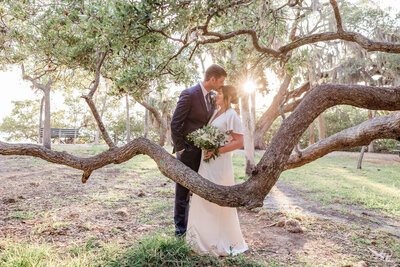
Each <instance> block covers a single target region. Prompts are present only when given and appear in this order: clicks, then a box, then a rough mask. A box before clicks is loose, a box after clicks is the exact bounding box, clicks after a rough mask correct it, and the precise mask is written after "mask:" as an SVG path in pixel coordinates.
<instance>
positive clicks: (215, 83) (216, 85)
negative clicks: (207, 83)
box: [211, 76, 226, 91]
mask: <svg viewBox="0 0 400 267" xmlns="http://www.w3.org/2000/svg"><path fill="white" fill-rule="evenodd" d="M225 78H226V77H225V76H221V77H219V78H218V79H216V78H215V77H211V79H213V87H214V88H213V89H214V90H215V91H218V90H219V89H221V87H222V86H223V85H224V82H225Z"/></svg>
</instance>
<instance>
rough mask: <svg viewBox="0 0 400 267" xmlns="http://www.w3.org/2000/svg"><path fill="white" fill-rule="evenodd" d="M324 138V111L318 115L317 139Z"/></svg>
mask: <svg viewBox="0 0 400 267" xmlns="http://www.w3.org/2000/svg"><path fill="white" fill-rule="evenodd" d="M325 138H326V123H325V117H324V113H322V114H321V115H319V116H318V139H319V140H322V139H325Z"/></svg>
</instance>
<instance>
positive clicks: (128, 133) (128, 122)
mask: <svg viewBox="0 0 400 267" xmlns="http://www.w3.org/2000/svg"><path fill="white" fill-rule="evenodd" d="M125 99H126V142H128V143H129V142H130V141H131V120H130V116H129V99H128V94H127V95H126V96H125Z"/></svg>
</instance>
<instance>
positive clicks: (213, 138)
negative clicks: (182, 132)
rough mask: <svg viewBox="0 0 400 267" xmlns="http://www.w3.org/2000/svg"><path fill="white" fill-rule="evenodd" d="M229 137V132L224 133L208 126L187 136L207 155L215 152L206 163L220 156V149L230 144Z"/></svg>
mask: <svg viewBox="0 0 400 267" xmlns="http://www.w3.org/2000/svg"><path fill="white" fill-rule="evenodd" d="M229 137H230V133H229V131H227V132H223V131H221V130H220V129H218V128H217V127H215V126H212V125H206V126H204V127H203V128H200V129H197V130H196V131H194V132H192V133H190V134H188V135H187V139H188V140H189V141H193V143H194V145H195V146H196V147H198V148H201V149H202V150H204V151H205V152H206V153H208V152H214V153H213V154H212V156H211V157H210V158H208V159H204V161H205V162H209V161H210V159H215V158H217V157H218V156H219V148H220V147H222V146H223V145H225V144H226V143H228V142H229V140H228V138H229Z"/></svg>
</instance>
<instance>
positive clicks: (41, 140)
mask: <svg viewBox="0 0 400 267" xmlns="http://www.w3.org/2000/svg"><path fill="white" fill-rule="evenodd" d="M43 106H44V96H43V97H42V100H40V111H39V112H40V113H39V139H38V140H39V144H42V143H43V136H42V133H41V130H42V127H43Z"/></svg>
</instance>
